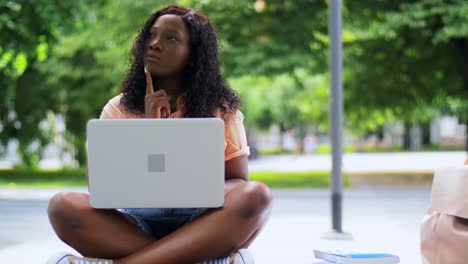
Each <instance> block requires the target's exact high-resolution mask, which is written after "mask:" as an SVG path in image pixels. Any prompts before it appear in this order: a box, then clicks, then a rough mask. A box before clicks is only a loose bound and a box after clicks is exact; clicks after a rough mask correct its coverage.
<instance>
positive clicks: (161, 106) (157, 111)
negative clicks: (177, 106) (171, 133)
mask: <svg viewBox="0 0 468 264" xmlns="http://www.w3.org/2000/svg"><path fill="white" fill-rule="evenodd" d="M145 75H146V95H145V117H146V118H168V117H169V115H170V114H171V106H170V104H169V100H170V97H169V96H167V94H166V92H165V91H164V90H163V89H160V90H158V91H156V92H155V91H154V89H153V80H152V79H151V74H150V73H149V72H148V70H147V69H146V67H145Z"/></svg>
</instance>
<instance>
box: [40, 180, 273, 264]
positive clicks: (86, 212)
mask: <svg viewBox="0 0 468 264" xmlns="http://www.w3.org/2000/svg"><path fill="white" fill-rule="evenodd" d="M233 185H234V186H233V187H232V189H231V190H230V191H229V192H227V193H226V194H225V203H224V206H223V207H222V208H219V209H211V210H208V211H206V212H205V213H203V214H202V215H201V216H199V217H198V218H197V219H195V220H194V221H192V222H190V223H188V224H186V225H184V226H182V227H181V228H180V229H178V230H176V231H175V232H173V233H171V234H170V235H168V236H166V237H164V238H162V239H160V240H155V239H154V238H153V237H151V236H149V235H148V234H146V233H144V232H143V231H141V230H140V229H139V227H138V226H137V225H136V224H135V223H134V222H133V221H132V220H131V219H129V217H127V216H126V215H124V214H123V213H120V212H119V211H117V210H101V209H94V208H92V207H91V206H90V205H89V197H88V195H87V194H83V193H59V194H57V195H55V196H54V197H53V198H52V199H51V200H50V203H49V208H48V214H49V219H50V222H51V224H52V227H53V228H54V230H55V232H56V233H57V235H58V236H59V238H60V239H62V240H63V241H64V242H65V243H67V244H68V245H70V246H71V247H73V248H74V249H76V250H77V251H78V252H80V253H81V254H82V255H84V256H86V257H95V258H106V259H114V262H115V263H117V264H124V263H132V264H139V263H141V264H146V263H148V264H149V263H157V264H164V263H195V262H199V261H202V260H205V259H211V258H215V257H220V256H224V255H227V254H229V253H230V252H232V251H235V250H237V249H239V248H242V247H248V246H249V245H250V244H251V243H252V241H253V239H254V238H255V236H256V235H257V234H258V232H259V230H260V229H261V228H262V226H263V225H264V224H265V223H266V221H267V219H268V216H269V214H270V211H271V199H272V198H271V192H270V190H269V189H268V187H267V186H265V185H264V184H262V183H257V182H243V181H239V182H235V183H234V184H233Z"/></svg>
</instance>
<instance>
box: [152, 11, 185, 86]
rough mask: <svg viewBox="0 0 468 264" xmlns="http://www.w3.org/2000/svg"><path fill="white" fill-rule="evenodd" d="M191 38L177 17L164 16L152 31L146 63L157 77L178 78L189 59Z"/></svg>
mask: <svg viewBox="0 0 468 264" xmlns="http://www.w3.org/2000/svg"><path fill="white" fill-rule="evenodd" d="M189 44H190V36H189V33H188V30H187V28H186V26H185V24H184V21H183V20H182V18H181V17H180V16H177V15H162V16H160V17H159V18H158V19H157V20H156V21H155V22H154V24H153V26H152V27H151V29H150V37H149V38H148V40H147V42H146V46H145V56H144V63H145V66H146V68H147V69H148V71H149V72H150V73H152V74H153V75H155V76H156V77H160V78H161V77H170V76H177V75H179V74H180V73H182V72H183V70H184V68H185V66H186V65H187V61H188V57H189V52H190V51H189V46H190V45H189Z"/></svg>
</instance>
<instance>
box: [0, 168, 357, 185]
mask: <svg viewBox="0 0 468 264" xmlns="http://www.w3.org/2000/svg"><path fill="white" fill-rule="evenodd" d="M85 173H86V171H85V169H62V170H26V169H13V170H0V187H10V188H15V187H39V188H40V187H42V188H44V187H67V186H83V187H84V186H86V176H85V175H86V174H85ZM250 179H251V180H253V181H260V182H263V183H265V184H267V185H268V186H270V187H272V188H327V187H328V186H329V182H330V173H329V172H326V171H309V172H252V173H250ZM344 182H345V186H349V179H348V177H347V175H345V179H344Z"/></svg>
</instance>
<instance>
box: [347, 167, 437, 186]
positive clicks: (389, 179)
mask: <svg viewBox="0 0 468 264" xmlns="http://www.w3.org/2000/svg"><path fill="white" fill-rule="evenodd" d="M347 174H348V176H349V181H350V185H351V187H361V186H370V185H374V186H375V185H390V186H399V185H405V186H408V185H431V184H432V178H433V175H434V171H432V170H420V171H368V172H350V173H347Z"/></svg>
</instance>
